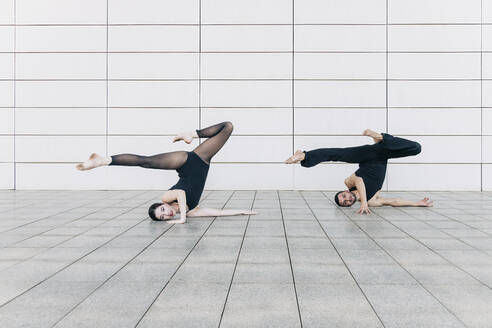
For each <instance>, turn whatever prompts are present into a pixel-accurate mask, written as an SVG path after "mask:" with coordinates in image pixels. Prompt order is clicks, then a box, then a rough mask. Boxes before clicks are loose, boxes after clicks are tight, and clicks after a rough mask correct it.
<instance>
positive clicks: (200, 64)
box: [198, 0, 202, 144]
mask: <svg viewBox="0 0 492 328" xmlns="http://www.w3.org/2000/svg"><path fill="white" fill-rule="evenodd" d="M198 128H199V129H201V128H202V0H199V1H198ZM200 140H201V139H200V138H198V143H199V144H200V143H201V141H200Z"/></svg>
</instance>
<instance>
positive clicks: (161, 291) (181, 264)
mask: <svg viewBox="0 0 492 328" xmlns="http://www.w3.org/2000/svg"><path fill="white" fill-rule="evenodd" d="M234 193H235V191H233V192H232V193H231V195H230V196H229V198H228V199H227V200H226V201H225V203H224V206H222V209H223V208H224V207H226V205H227V203H228V202H229V201H230V200H231V198H232V196H234ZM215 219H217V217H214V218H213V220H212V221H211V222H210V224H209V225H208V226H207V228H206V229H205V231H204V232H203V234H202V235H201V236H200V237H199V238H198V240H197V242H196V243H195V245H193V247H192V248H191V250H190V251H189V252H188V254H187V255H186V256H185V258H184V259H183V261H182V262H181V263H180V264H179V265H178V267H177V268H176V270H175V271H174V273H173V274H172V275H171V277H170V278H169V280H168V281H167V282H166V283H165V284H164V286H163V287H162V288H161V290H160V291H159V293H158V294H157V296H156V297H155V298H154V300H153V301H152V303H150V305H149V306H148V308H147V309H146V310H145V312H144V313H143V314H142V316H141V317H140V319H138V321H137V323H136V324H135V326H134V327H135V328H136V327H138V326H139V325H140V322H141V321H142V320H143V318H144V317H145V315H146V314H147V313H148V312H149V310H150V308H151V307H152V306H153V305H154V303H155V301H156V300H157V299H158V298H159V296H161V294H162V293H163V292H164V289H166V287H167V285H168V284H169V283H170V282H171V280H172V279H173V278H174V276H175V275H176V273H177V272H178V271H179V269H180V268H181V267H182V266H183V264H184V262H185V261H186V260H187V259H188V257H189V256H190V254H191V253H192V252H193V250H194V249H195V247H196V245H198V243H199V242H200V241H201V240H202V238H203V236H205V234H206V233H207V231H208V230H209V229H210V227H211V226H212V224H213V223H214V222H215Z"/></svg>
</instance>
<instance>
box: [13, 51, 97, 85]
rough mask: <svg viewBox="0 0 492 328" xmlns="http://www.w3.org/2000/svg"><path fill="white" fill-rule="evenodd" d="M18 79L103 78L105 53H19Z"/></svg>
mask: <svg viewBox="0 0 492 328" xmlns="http://www.w3.org/2000/svg"><path fill="white" fill-rule="evenodd" d="M15 65H16V77H17V78H18V79H105V78H106V54H103V53H92V54H80V53H63V54H60V53H58V54H56V53H49V54H41V53H20V54H17V56H16V62H15Z"/></svg>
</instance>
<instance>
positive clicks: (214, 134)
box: [110, 122, 233, 170]
mask: <svg viewBox="0 0 492 328" xmlns="http://www.w3.org/2000/svg"><path fill="white" fill-rule="evenodd" d="M232 129H233V126H232V123H231V122H222V123H219V124H215V125H212V126H209V127H207V128H204V129H201V130H196V132H197V134H198V137H199V138H208V139H207V140H205V141H204V142H202V143H201V144H200V145H199V146H198V147H196V148H195V149H194V150H193V151H194V152H195V153H196V154H197V155H198V156H199V157H200V158H201V159H202V160H204V161H205V162H207V163H210V160H211V159H212V157H214V155H215V154H217V152H218V151H219V150H220V149H221V148H222V146H224V144H225V143H226V141H227V140H228V139H229V137H230V136H231V133H232ZM187 158H188V153H187V152H185V151H173V152H170V153H163V154H157V155H153V156H140V155H134V154H120V155H113V156H111V159H112V161H111V164H110V165H122V166H140V167H145V168H149V169H161V170H176V169H179V168H180V167H181V166H183V164H184V163H185V162H186V159H187Z"/></svg>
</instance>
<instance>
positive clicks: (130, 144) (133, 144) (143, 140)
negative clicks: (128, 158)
mask: <svg viewBox="0 0 492 328" xmlns="http://www.w3.org/2000/svg"><path fill="white" fill-rule="evenodd" d="M172 140H173V137H170V136H166V137H160V136H159V137H157V136H110V137H108V155H110V156H112V155H117V154H136V155H142V156H152V155H157V154H161V153H167V152H172V151H192V150H193V149H194V148H195V147H196V146H198V140H193V142H192V143H191V144H186V143H184V142H176V143H173V142H172Z"/></svg>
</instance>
